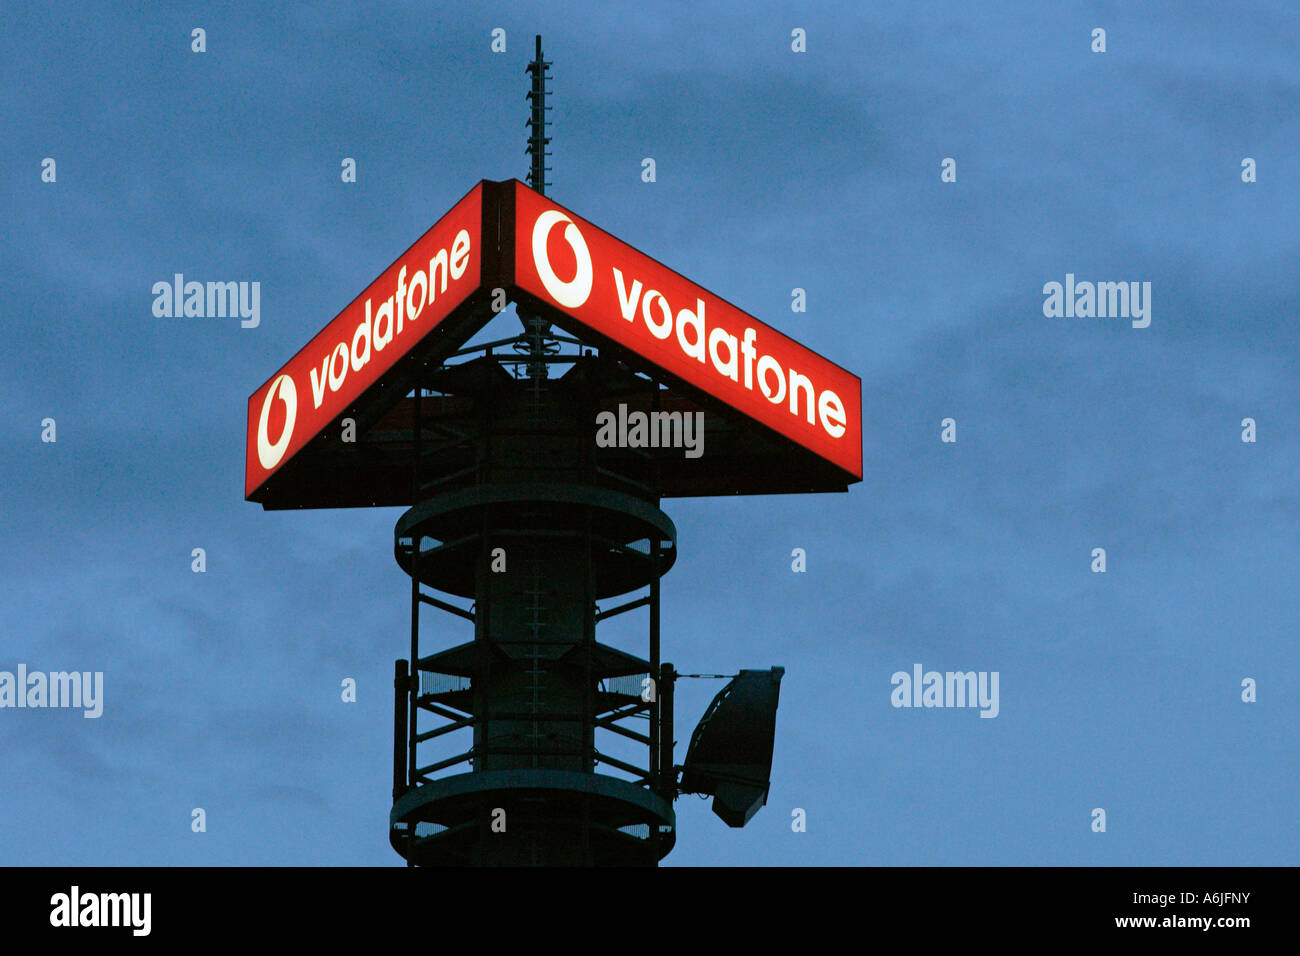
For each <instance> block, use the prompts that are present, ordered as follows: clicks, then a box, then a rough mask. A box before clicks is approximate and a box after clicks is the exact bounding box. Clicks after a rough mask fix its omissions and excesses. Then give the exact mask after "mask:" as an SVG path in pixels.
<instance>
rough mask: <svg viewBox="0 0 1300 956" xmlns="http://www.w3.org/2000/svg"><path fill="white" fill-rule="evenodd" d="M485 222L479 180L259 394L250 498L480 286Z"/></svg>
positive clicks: (247, 472) (247, 487)
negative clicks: (477, 183)
mask: <svg viewBox="0 0 1300 956" xmlns="http://www.w3.org/2000/svg"><path fill="white" fill-rule="evenodd" d="M482 224H483V184H482V183H480V184H479V185H477V186H475V187H474V188H473V189H472V190H470V192H469V193H468V194H467V195H466V196H465V197H464V198H463V199H461V201H460V202H458V203H457V204H456V205H455V206H453V207H452V209H451V211H450V212H448V213H447V214H446V215H445V216H443V217H442V218H441V219H439V220H438V222H437V223H435V224H434V226H433V227H432V228H431V229H430V230H429V231H428V232H426V233H425V234H424V235H423V236H421V237H420V238H419V239H417V240H416V242H415V244H414V245H413V246H411V248H409V249H407V250H406V252H404V253H402V255H401V256H400V257H399V258H398V259H397V261H396V262H394V263H393V264H392V265H391V266H389V267H388V268H387V269H385V270H384V272H383V274H382V275H380V276H379V278H378V279H376V280H375V281H374V282H372V283H370V285H369V286H367V287H366V290H365V291H364V292H362V293H361V294H360V295H359V296H357V297H356V298H355V299H353V300H352V302H351V303H350V304H349V305H348V306H347V307H346V308H345V309H344V310H343V311H342V312H340V313H339V314H338V315H337V316H336V317H335V318H334V319H333V321H331V322H330V323H329V324H328V325H326V326H325V328H323V329H321V331H320V332H319V333H317V335H316V336H315V338H313V339H312V340H311V341H310V342H308V343H307V345H306V346H304V347H303V348H302V349H301V350H300V351H299V352H298V354H297V355H295V356H294V357H293V358H291V359H289V361H288V362H287V363H285V365H284V367H283V368H281V369H280V370H279V371H278V372H277V373H276V374H275V375H273V376H271V379H270V380H269V381H268V382H266V384H264V385H263V386H262V387H261V388H259V389H258V390H257V391H255V392H254V393H253V394H252V396H251V397H250V398H249V399H248V436H247V445H246V450H245V463H244V494H245V496H246V497H251V496H252V495H253V492H254V491H255V490H257V489H258V488H260V487H261V486H263V485H264V484H265V483H266V481H267V480H268V479H269V478H270V477H271V476H272V475H274V474H275V473H276V471H278V470H279V469H280V468H281V467H282V466H283V465H284V464H285V463H286V462H287V461H289V459H291V458H292V457H293V456H294V454H296V453H297V452H298V451H300V450H301V449H302V447H303V446H304V445H306V444H307V443H308V442H309V441H311V439H313V438H315V437H316V436H317V435H318V434H320V432H321V431H322V430H323V429H324V428H326V427H327V426H328V425H329V424H330V423H331V422H332V421H334V420H335V419H336V418H337V417H338V416H339V415H341V414H342V413H343V412H344V411H345V410H346V409H347V408H348V407H349V406H350V405H352V403H353V402H355V401H356V400H357V399H358V398H359V397H360V396H361V394H362V393H363V392H365V391H366V389H368V388H369V387H370V386H371V385H373V384H374V383H375V382H376V381H377V380H378V379H379V378H380V377H381V376H382V375H383V374H384V373H385V372H386V371H388V370H389V369H390V368H392V366H393V365H394V364H395V363H396V362H397V360H398V359H400V358H401V357H402V356H403V355H405V354H406V353H407V352H409V351H410V350H411V348H412V347H413V346H415V345H416V343H418V342H419V341H420V340H421V339H423V338H424V337H425V336H426V335H427V334H428V333H429V332H430V331H432V330H433V329H434V327H436V326H437V325H438V323H440V322H441V321H442V320H443V319H445V318H446V317H447V316H448V315H449V314H450V313H451V312H452V311H453V310H454V309H455V308H456V307H457V306H459V305H460V304H461V303H462V302H464V301H465V299H466V298H467V297H468V296H469V295H470V294H472V293H473V292H475V291H476V290H477V289H478V288H479V284H480V281H481V279H482V276H481V272H482V263H483V252H482V249H481V248H480V246H481V240H482V229H483V225H482Z"/></svg>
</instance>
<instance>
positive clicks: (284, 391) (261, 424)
mask: <svg viewBox="0 0 1300 956" xmlns="http://www.w3.org/2000/svg"><path fill="white" fill-rule="evenodd" d="M277 396H278V397H279V399H280V400H281V401H282V402H284V431H282V432H281V433H280V439H279V440H278V441H277V442H275V443H274V444H272V443H271V440H270V436H268V435H267V433H266V427H267V420H268V419H269V418H270V415H271V403H272V402H274V401H275V399H276V397H277ZM297 418H298V387H297V386H296V385H294V384H293V379H291V378H290V377H289V376H288V375H281V376H280V377H279V378H277V379H276V380H275V381H274V382H272V383H271V387H270V388H268V389H267V390H266V398H264V399H263V400H262V417H261V418H260V419H258V422H257V460H258V461H259V462H261V464H262V467H263V468H265V469H267V470H268V471H269V470H270V469H272V468H274V467H275V466H276V465H278V464H280V459H281V458H283V457H284V453H285V451H286V450H287V449H288V448H289V439H290V438H292V437H293V424H294V421H295V420H296V419H297Z"/></svg>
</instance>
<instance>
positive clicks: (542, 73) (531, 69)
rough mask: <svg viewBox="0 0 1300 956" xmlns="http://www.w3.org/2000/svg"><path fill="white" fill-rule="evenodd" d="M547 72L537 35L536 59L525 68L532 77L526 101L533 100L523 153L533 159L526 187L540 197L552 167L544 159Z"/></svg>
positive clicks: (540, 41)
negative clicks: (535, 191)
mask: <svg viewBox="0 0 1300 956" xmlns="http://www.w3.org/2000/svg"><path fill="white" fill-rule="evenodd" d="M550 69H551V64H550V62H549V61H547V60H544V59H542V37H541V34H538V35H537V49H536V56H535V58H534V60H533V62H532V63H529V64H528V66H527V67H526V72H528V73H531V74H532V77H533V88H532V89H531V90H529V91H528V99H530V100H531V101H532V106H533V109H532V114H531V115H530V116H529V117H528V147H527V148H526V149H525V150H524V152H526V153H529V154H531V155H532V157H533V163H532V168H531V169H530V170H529V172H528V185H529V186H531V187H532V188H533V189H536V190H537V191H538V192H539V193H541V194H542V195H546V187H547V185H549V184H548V183H547V182H546V174H547V173H548V172H550V171H551V167H550V166H547V165H546V159H547V157H548V156H550V155H551V151H550V149H549V148H548V146H549V145H550V142H551V138H550V137H549V136H547V135H546V132H547V129H548V127H550V125H551V121H550V120H549V119H547V117H546V114H547V112H549V111H550V109H551V108H550V107H549V106H547V105H546V94H547V93H549V92H550V90H548V89H547V88H546V83H547V81H548V80H549V79H550V77H549V76H548V75H547V73H548V72H549V71H550Z"/></svg>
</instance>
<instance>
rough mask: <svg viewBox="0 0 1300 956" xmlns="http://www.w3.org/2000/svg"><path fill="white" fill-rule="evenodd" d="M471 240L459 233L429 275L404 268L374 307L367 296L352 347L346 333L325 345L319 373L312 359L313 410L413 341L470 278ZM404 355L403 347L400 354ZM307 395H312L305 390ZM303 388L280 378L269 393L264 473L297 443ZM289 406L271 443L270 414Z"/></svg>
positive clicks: (260, 452) (261, 444) (260, 444)
mask: <svg viewBox="0 0 1300 956" xmlns="http://www.w3.org/2000/svg"><path fill="white" fill-rule="evenodd" d="M469 255H470V236H469V232H468V231H467V230H465V229H462V230H460V232H458V233H456V237H455V238H454V239H453V240H452V243H451V248H450V252H449V251H448V249H446V248H443V249H439V250H438V251H437V253H436V254H435V255H434V256H433V257H432V258H431V259H429V265H428V269H427V271H426V270H425V269H424V268H423V263H421V264H420V266H417V268H416V269H415V271H414V272H413V273H411V274H410V275H409V276H408V274H407V273H408V271H409V269H408V267H407V266H406V265H403V266H402V268H401V270H400V271H399V272H398V274H397V281H396V283H395V288H394V289H393V293H392V294H391V295H389V296H388V297H387V298H385V299H383V300H381V301H380V302H379V305H378V307H376V306H375V304H374V300H373V299H372V298H370V297H369V296H367V298H366V302H365V310H364V318H362V320H361V321H360V322H358V323H357V325H356V327H355V328H354V329H353V330H352V332H351V338H350V341H349V337H348V334H347V333H346V332H345V333H344V336H343V338H342V339H341V340H340V341H338V342H337V343H330V342H328V341H327V342H325V343H323V344H322V349H321V351H320V353H319V358H320V365H319V367H317V365H316V358H315V357H313V359H312V362H311V368H310V371H309V374H308V378H309V379H310V391H311V400H312V408H313V409H318V408H320V407H321V404H322V403H323V402H324V401H325V399H326V396H327V390H328V394H329V395H333V394H334V393H335V392H338V391H339V389H341V388H342V387H343V383H344V382H345V381H346V380H347V376H348V371H349V370H351V371H352V372H360V371H361V370H362V369H363V368H365V367H366V365H368V364H369V363H370V361H371V357H372V355H377V354H378V353H380V352H382V351H383V350H384V349H385V348H387V347H388V346H389V344H390V343H392V342H394V341H395V340H397V341H400V340H401V339H402V338H403V337H405V336H408V335H412V334H414V335H417V337H418V334H419V333H413V332H412V331H411V330H412V329H414V328H415V327H416V325H415V323H416V322H417V321H418V320H419V318H420V315H421V313H422V312H424V310H425V307H426V306H429V305H432V304H433V302H434V300H435V299H437V297H438V296H439V295H441V294H443V293H445V292H446V291H447V283H448V281H449V279H450V281H455V280H457V279H459V278H460V277H461V276H463V275H464V274H465V269H466V268H467V267H468V265H469ZM404 350H405V347H404V346H399V347H398V352H399V353H400V352H402V351H404ZM302 392H303V394H306V392H307V389H305V388H304V389H303V390H302ZM298 395H299V389H298V383H297V382H295V381H294V379H293V376H292V375H290V374H288V373H284V374H281V375H280V376H279V377H278V378H277V379H276V380H275V381H274V382H272V383H271V387H270V388H269V389H267V392H266V397H265V399H263V402H262V413H261V416H260V418H259V420H258V424H257V460H258V462H259V463H260V464H261V466H262V467H263V468H265V469H268V470H270V469H273V468H275V467H276V465H278V464H279V463H280V461H281V459H283V458H284V455H285V452H286V451H287V450H288V448H289V443H290V441H291V440H292V438H293V427H294V423H295V422H296V420H297V412H298ZM277 398H278V399H279V400H280V401H282V402H283V403H284V407H285V424H284V427H283V429H282V430H281V432H280V436H279V438H277V439H276V440H275V441H272V440H271V436H270V435H269V434H268V431H269V421H270V414H271V408H272V406H273V403H274V402H275V401H276V399H277Z"/></svg>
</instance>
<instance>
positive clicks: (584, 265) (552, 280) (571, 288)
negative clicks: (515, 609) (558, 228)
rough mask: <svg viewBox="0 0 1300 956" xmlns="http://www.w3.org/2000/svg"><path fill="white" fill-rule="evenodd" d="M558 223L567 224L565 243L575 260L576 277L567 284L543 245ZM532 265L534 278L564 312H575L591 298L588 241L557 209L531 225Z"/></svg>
mask: <svg viewBox="0 0 1300 956" xmlns="http://www.w3.org/2000/svg"><path fill="white" fill-rule="evenodd" d="M560 222H563V223H566V224H567V225H565V227H564V241H565V242H567V243H568V244H569V248H570V249H572V250H573V257H574V258H575V259H577V260H578V274H577V275H575V276H574V277H573V278H572V279H570V280H569V281H568V282H561V281H560V277H559V276H557V275H556V274H555V270H554V269H552V268H551V260H550V259H549V258H548V257H547V255H546V241H547V240H548V239H549V238H550V236H551V229H552V227H554V226H555V224H556V223H560ZM533 264H534V265H535V266H536V267H537V276H538V278H540V279H541V280H542V285H543V286H545V288H546V291H547V293H549V294H550V296H551V298H552V299H554V300H555V301H556V302H558V303H559V304H560V305H562V306H564V307H565V308H566V309H576V308H578V306H580V305H582V304H583V303H584V302H586V301H587V299H588V297H589V296H590V295H591V279H592V271H591V252H590V251H589V250H588V249H587V240H585V239H583V238H582V233H581V232H579V231H578V227H577V226H576V225H574V223H573V220H572V219H570V218H569V217H568V216H566V215H565V214H564V213H562V212H560V211H559V210H558V209H549V210H547V211H546V212H544V213H542V214H541V215H540V216H538V217H537V222H535V223H534V224H533Z"/></svg>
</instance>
